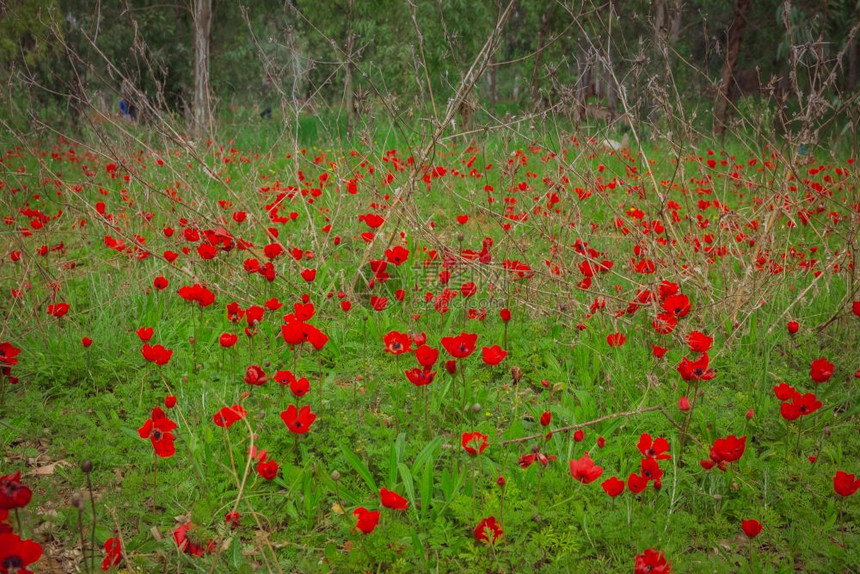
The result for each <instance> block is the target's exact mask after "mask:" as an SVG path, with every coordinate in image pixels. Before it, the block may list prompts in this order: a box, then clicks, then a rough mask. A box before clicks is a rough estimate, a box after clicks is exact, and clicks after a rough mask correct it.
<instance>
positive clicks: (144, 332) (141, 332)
mask: <svg viewBox="0 0 860 574" xmlns="http://www.w3.org/2000/svg"><path fill="white" fill-rule="evenodd" d="M135 333H137V336H138V338H140V340H141V341H142V342H144V343H146V342H147V341H149V340H150V339H152V335H154V334H155V329H153V328H152V327H141V328H140V329H138V330H137V331H135Z"/></svg>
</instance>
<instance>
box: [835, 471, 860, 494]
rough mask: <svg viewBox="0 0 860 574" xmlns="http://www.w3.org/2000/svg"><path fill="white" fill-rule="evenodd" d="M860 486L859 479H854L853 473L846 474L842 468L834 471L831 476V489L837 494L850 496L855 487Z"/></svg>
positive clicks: (855, 489)
mask: <svg viewBox="0 0 860 574" xmlns="http://www.w3.org/2000/svg"><path fill="white" fill-rule="evenodd" d="M858 488H860V480H855V478H854V475H853V474H848V473H847V472H845V471H843V470H838V471H836V474H835V475H834V476H833V490H835V491H836V494H838V495H839V496H851V495H852V494H854V493H855V492H857V489H858Z"/></svg>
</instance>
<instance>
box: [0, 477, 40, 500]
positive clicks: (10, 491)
mask: <svg viewBox="0 0 860 574" xmlns="http://www.w3.org/2000/svg"><path fill="white" fill-rule="evenodd" d="M32 496H33V493H32V491H30V489H29V488H28V487H27V486H25V485H23V484H21V471H20V470H19V471H18V472H16V473H15V474H7V475H6V476H0V510H12V509H14V508H24V507H25V506H27V505H28V504H30V498H32Z"/></svg>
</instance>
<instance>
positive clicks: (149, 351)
mask: <svg viewBox="0 0 860 574" xmlns="http://www.w3.org/2000/svg"><path fill="white" fill-rule="evenodd" d="M140 353H141V355H143V358H144V359H145V360H147V361H149V362H150V363H155V364H156V365H158V366H159V367H161V366H164V365H166V364H167V363H169V362H170V358H171V357H172V356H173V349H167V348H165V347H163V346H161V345H149V344H147V343H144V345H143V348H142V349H141V350H140Z"/></svg>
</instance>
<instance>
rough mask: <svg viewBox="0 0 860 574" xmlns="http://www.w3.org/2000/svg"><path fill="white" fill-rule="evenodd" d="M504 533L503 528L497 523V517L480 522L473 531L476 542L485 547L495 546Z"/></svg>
mask: <svg viewBox="0 0 860 574" xmlns="http://www.w3.org/2000/svg"><path fill="white" fill-rule="evenodd" d="M504 533H505V532H504V530H502V527H501V526H500V525H499V523H498V522H496V517H495V516H490V517H487V518H485V519H483V520H482V521H480V522H479V523H478V525H477V526H476V527H475V530H474V531H473V534H474V535H475V540H477V541H478V542H480V543H481V544H483V545H484V546H493V545H494V544H495V543H496V541H497V540H498V539H499V538H501V537H502V535H503V534H504Z"/></svg>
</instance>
